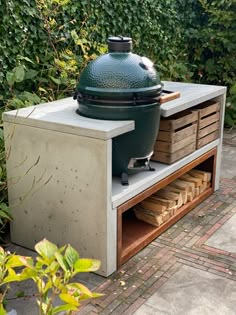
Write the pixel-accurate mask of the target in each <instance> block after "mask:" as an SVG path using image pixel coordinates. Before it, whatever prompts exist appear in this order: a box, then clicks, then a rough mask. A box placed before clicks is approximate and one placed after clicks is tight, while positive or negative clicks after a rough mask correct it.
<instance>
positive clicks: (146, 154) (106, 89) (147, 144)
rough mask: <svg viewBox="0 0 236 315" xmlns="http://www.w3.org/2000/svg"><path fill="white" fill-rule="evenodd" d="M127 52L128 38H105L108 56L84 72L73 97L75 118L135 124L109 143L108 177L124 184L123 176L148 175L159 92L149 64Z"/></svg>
mask: <svg viewBox="0 0 236 315" xmlns="http://www.w3.org/2000/svg"><path fill="white" fill-rule="evenodd" d="M131 50H132V39H131V38H129V37H109V38H108V53H107V54H105V55H102V56H100V57H98V58H97V59H95V60H93V61H91V62H90V63H89V64H88V66H87V67H86V68H85V69H84V70H83V71H82V73H81V76H80V78H79V83H78V86H77V92H76V98H77V100H78V113H79V115H82V116H86V117H89V118H95V119H106V120H134V121H135V130H133V131H131V132H128V133H126V134H123V135H121V136H118V137H116V138H114V139H113V144H112V150H113V152H112V173H113V175H114V176H121V177H122V184H128V180H127V176H126V174H130V173H132V172H137V171H140V170H152V169H151V168H150V166H149V160H150V157H151V155H152V152H153V146H154V143H155V141H156V138H157V133H158V129H159V121H160V104H159V101H158V100H159V97H160V94H161V92H162V88H163V85H162V83H161V81H160V77H159V74H158V73H157V71H156V70H155V68H154V67H153V63H152V62H151V61H150V60H149V59H148V58H146V57H141V56H139V55H136V54H133V53H132V52H131Z"/></svg>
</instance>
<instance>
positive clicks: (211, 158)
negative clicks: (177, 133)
mask: <svg viewBox="0 0 236 315" xmlns="http://www.w3.org/2000/svg"><path fill="white" fill-rule="evenodd" d="M215 164H216V149H212V150H210V151H209V152H207V153H205V154H204V155H203V156H201V157H199V158H198V159H196V160H194V161H192V163H190V164H189V165H186V166H185V167H183V168H181V169H180V170H178V171H177V172H176V173H175V174H172V175H170V176H168V177H167V178H165V179H163V180H161V181H160V182H158V183H156V184H155V185H153V186H152V187H150V188H149V189H147V190H146V191H144V192H142V193H141V194H139V195H137V196H136V197H134V198H132V199H130V200H128V201H127V202H126V203H124V204H123V205H121V206H120V207H118V213H117V222H118V223H117V224H118V255H117V256H118V259H117V264H118V267H120V266H121V265H122V264H123V263H124V262H126V261H127V260H128V259H129V258H130V257H132V256H133V255H135V254H136V253H137V252H138V251H140V250H141V249H142V248H143V247H145V246H146V245H148V244H149V243H150V242H151V241H152V240H154V239H155V238H156V237H158V236H159V235H160V234H161V233H163V232H164V231H165V230H166V229H168V228H169V227H170V226H171V225H173V224H174V223H175V222H177V221H178V220H179V219H180V218H182V217H183V216H184V215H185V214H187V213H188V212H189V211H190V210H192V209H193V208H194V207H195V206H196V205H198V204H199V203H201V202H202V201H203V200H204V199H205V198H207V197H208V196H209V195H210V194H212V193H213V192H214V176H215ZM198 165H201V168H202V169H203V170H206V171H211V172H212V174H213V175H212V181H211V182H212V186H211V187H210V188H208V189H206V190H205V191H204V192H203V193H202V194H201V195H199V196H197V197H196V198H194V199H193V200H192V201H191V202H188V203H186V204H185V205H183V206H182V207H181V208H179V209H178V210H177V212H176V214H175V215H173V216H172V217H171V218H170V219H169V220H168V221H166V222H164V223H163V224H162V225H160V226H159V227H156V226H154V225H151V224H148V223H146V222H143V221H140V220H138V219H137V218H136V217H135V215H134V213H133V210H132V207H133V206H134V205H136V204H137V203H139V202H140V201H142V200H144V199H145V198H147V197H148V196H150V195H151V194H153V193H155V192H156V191H158V190H159V189H161V188H162V187H164V186H165V185H168V184H169V183H170V182H172V181H173V180H175V179H176V178H178V177H179V176H181V175H182V174H184V173H186V172H187V171H189V170H190V169H192V168H195V167H197V166H198Z"/></svg>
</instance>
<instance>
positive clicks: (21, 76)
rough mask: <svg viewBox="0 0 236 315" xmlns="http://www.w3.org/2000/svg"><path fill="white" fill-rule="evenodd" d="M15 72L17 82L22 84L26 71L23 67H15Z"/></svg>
mask: <svg viewBox="0 0 236 315" xmlns="http://www.w3.org/2000/svg"><path fill="white" fill-rule="evenodd" d="M14 72H15V77H16V82H21V81H23V80H24V76H25V69H24V67H23V66H22V65H19V66H17V67H15V68H14Z"/></svg>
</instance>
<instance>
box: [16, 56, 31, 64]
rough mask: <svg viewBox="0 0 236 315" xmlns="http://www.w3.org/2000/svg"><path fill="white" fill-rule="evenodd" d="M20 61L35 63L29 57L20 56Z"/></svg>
mask: <svg viewBox="0 0 236 315" xmlns="http://www.w3.org/2000/svg"><path fill="white" fill-rule="evenodd" d="M18 59H19V60H25V61H28V62H30V63H32V64H34V62H33V61H32V60H31V59H29V58H28V57H23V56H19V57H18Z"/></svg>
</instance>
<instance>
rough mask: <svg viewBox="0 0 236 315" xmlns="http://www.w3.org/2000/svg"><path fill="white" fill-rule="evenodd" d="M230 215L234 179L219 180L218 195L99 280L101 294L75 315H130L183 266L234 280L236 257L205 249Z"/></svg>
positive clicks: (234, 208)
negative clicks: (101, 281) (108, 275)
mask: <svg viewBox="0 0 236 315" xmlns="http://www.w3.org/2000/svg"><path fill="white" fill-rule="evenodd" d="M235 213H236V177H234V178H233V179H228V178H222V179H221V184H220V189H219V190H218V191H217V192H215V193H214V194H213V195H211V196H210V197H208V198H207V199H206V200H205V201H203V202H202V203H201V204H200V205H198V206H197V207H196V208H194V209H193V210H192V211H191V212H190V213H188V214H187V215H186V216H184V217H183V218H182V219H181V220H180V221H178V222H177V223H176V224H174V225H173V226H172V227H170V228H169V229H168V230H167V231H165V232H164V233H163V234H162V235H161V236H159V237H158V238H157V239H155V240H154V241H153V242H152V243H151V244H149V245H148V246H147V247H146V248H144V249H143V250H142V251H141V252H139V253H138V254H137V255H135V256H134V257H133V258H131V259H130V260H129V261H128V262H127V263H125V264H124V265H123V266H122V267H121V268H120V269H119V270H118V271H117V272H115V273H114V274H112V275H111V276H110V277H109V278H107V279H104V282H103V283H102V284H101V285H100V286H98V287H97V288H95V289H94V290H93V291H96V292H101V293H104V296H103V297H102V298H99V299H94V300H91V301H89V302H88V303H87V304H83V306H82V308H81V309H80V311H79V314H81V315H95V314H101V315H106V314H115V315H119V314H123V315H130V314H133V313H134V312H135V311H136V310H137V309H138V308H139V307H140V306H141V305H142V304H143V303H144V302H145V301H146V300H147V299H148V298H149V297H150V296H151V295H152V294H153V293H155V292H156V291H157V290H158V288H160V287H161V286H162V285H163V284H164V283H165V282H166V281H167V280H168V279H169V278H170V277H172V275H173V274H174V273H175V272H176V271H178V270H179V268H180V267H181V266H183V265H187V266H191V267H194V268H197V269H201V270H205V271H207V272H210V273H213V274H217V275H220V276H222V277H225V278H228V279H231V280H234V281H236V254H235V253H230V252H227V251H223V250H221V249H217V248H213V247H210V246H207V245H205V243H206V241H207V240H208V239H209V238H210V237H211V236H212V235H213V233H215V231H217V230H218V229H219V228H220V227H221V226H222V225H223V224H224V223H225V222H226V221H227V220H229V219H230V218H231V217H232V216H233V215H234V214H235Z"/></svg>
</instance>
